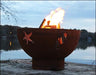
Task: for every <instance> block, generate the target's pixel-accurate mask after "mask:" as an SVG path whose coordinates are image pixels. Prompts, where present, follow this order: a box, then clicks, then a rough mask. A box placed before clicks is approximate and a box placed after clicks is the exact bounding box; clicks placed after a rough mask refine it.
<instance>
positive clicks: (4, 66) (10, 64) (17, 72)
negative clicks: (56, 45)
mask: <svg viewBox="0 0 96 75" xmlns="http://www.w3.org/2000/svg"><path fill="white" fill-rule="evenodd" d="M0 63H1V75H95V70H96V65H85V64H77V63H71V62H66V64H65V69H64V70H61V71H52V70H34V69H32V60H31V59H18V60H7V61H1V62H0Z"/></svg>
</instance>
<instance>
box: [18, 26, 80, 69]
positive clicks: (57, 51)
mask: <svg viewBox="0 0 96 75" xmlns="http://www.w3.org/2000/svg"><path fill="white" fill-rule="evenodd" d="M65 34H66V36H65ZM17 36H18V40H19V42H20V45H21V47H22V48H23V50H24V51H25V52H26V53H27V54H28V55H29V56H31V57H32V68H34V69H55V70H61V69H64V58H65V57H67V56H68V55H69V54H71V53H72V51H73V50H74V49H75V48H76V46H77V44H78V41H79V37H80V30H68V29H39V28H20V29H18V30H17ZM58 38H62V42H63V43H62V44H60V43H59V42H58Z"/></svg>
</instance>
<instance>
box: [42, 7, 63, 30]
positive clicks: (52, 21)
mask: <svg viewBox="0 0 96 75" xmlns="http://www.w3.org/2000/svg"><path fill="white" fill-rule="evenodd" d="M64 14H65V11H64V10H63V9H62V8H57V9H56V10H54V11H51V13H50V14H49V15H48V16H46V17H45V23H44V24H43V26H42V27H41V28H48V29H50V28H55V29H60V23H62V20H63V17H64Z"/></svg>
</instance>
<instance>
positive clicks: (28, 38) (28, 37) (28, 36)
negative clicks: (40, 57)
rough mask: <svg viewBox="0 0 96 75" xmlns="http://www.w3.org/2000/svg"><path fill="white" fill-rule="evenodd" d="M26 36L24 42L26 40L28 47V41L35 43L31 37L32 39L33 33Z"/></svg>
mask: <svg viewBox="0 0 96 75" xmlns="http://www.w3.org/2000/svg"><path fill="white" fill-rule="evenodd" d="M24 34H25V36H24V38H23V40H26V42H27V45H28V41H29V42H33V41H32V40H31V39H30V37H31V35H32V32H31V33H29V34H26V32H24Z"/></svg>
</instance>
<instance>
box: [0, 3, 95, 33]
mask: <svg viewBox="0 0 96 75" xmlns="http://www.w3.org/2000/svg"><path fill="white" fill-rule="evenodd" d="M2 3H4V4H5V5H6V6H8V7H9V8H10V9H11V10H12V13H14V15H15V16H16V19H17V22H16V21H14V19H13V18H12V17H10V19H9V20H8V19H7V18H6V16H5V14H4V13H3V12H1V25H6V24H7V25H13V26H21V27H30V28H39V26H40V24H41V22H42V21H43V19H44V18H45V17H46V16H47V15H48V14H50V12H51V11H52V10H55V9H56V8H58V7H60V8H62V9H64V10H65V15H64V19H63V23H62V24H60V25H61V28H63V29H80V30H81V29H86V30H87V31H88V32H95V20H96V17H95V1H2Z"/></svg>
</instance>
